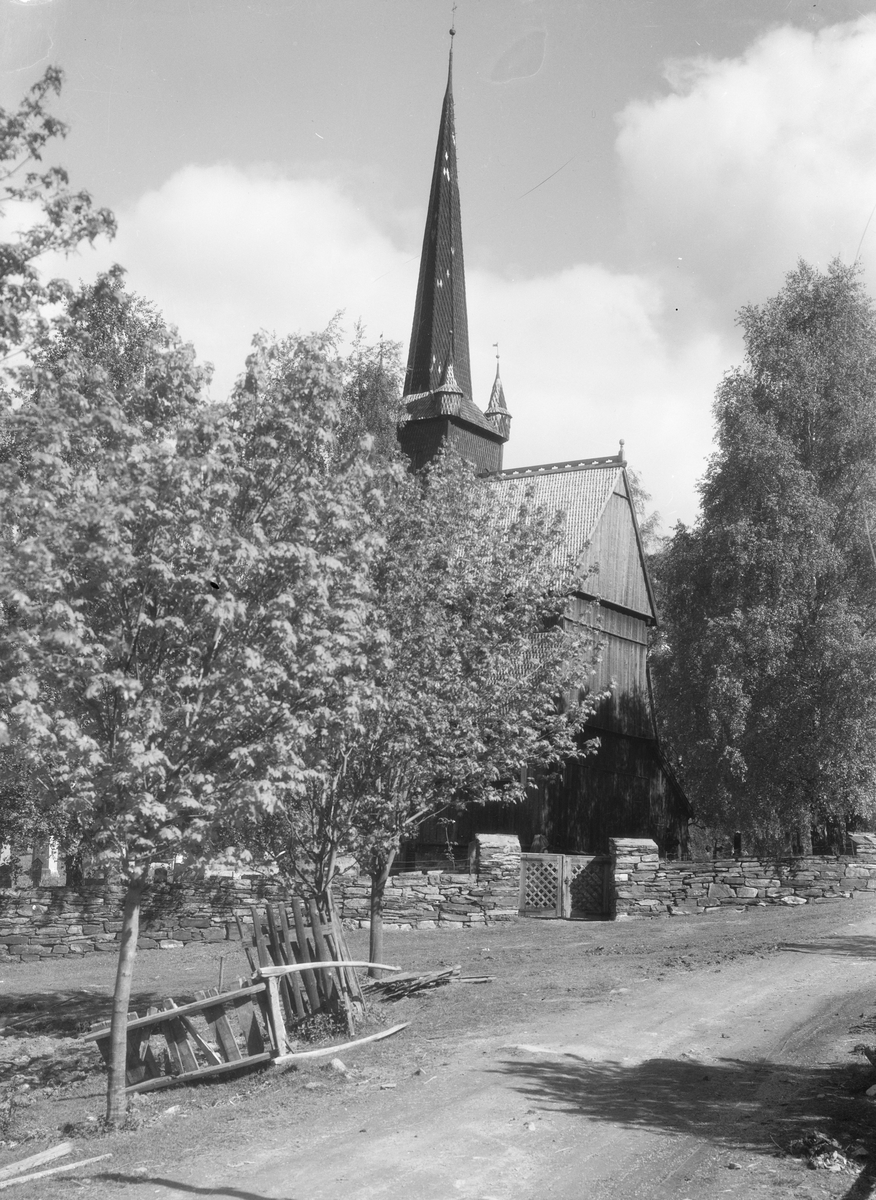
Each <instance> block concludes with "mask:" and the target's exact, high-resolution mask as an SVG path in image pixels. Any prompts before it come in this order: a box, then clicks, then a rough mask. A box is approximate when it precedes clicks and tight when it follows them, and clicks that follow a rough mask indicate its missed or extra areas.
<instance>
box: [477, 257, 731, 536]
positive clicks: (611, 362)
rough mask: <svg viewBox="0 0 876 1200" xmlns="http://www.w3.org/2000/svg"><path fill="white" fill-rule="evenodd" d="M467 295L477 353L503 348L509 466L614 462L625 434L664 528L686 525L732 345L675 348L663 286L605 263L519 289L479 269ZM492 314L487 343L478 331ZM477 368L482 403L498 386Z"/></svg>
mask: <svg viewBox="0 0 876 1200" xmlns="http://www.w3.org/2000/svg"><path fill="white" fill-rule="evenodd" d="M469 297H470V299H469V313H470V320H471V322H472V335H473V338H472V345H473V347H475V346H478V345H487V344H488V341H495V340H496V337H498V339H499V344H500V349H501V350H502V361H503V365H502V378H503V381H504V386H505V395H506V399H507V401H508V407H509V409H510V411H511V413H512V422H511V440H510V441H509V443H508V445H507V447H506V450H505V461H506V464H507V465H508V466H525V465H527V464H535V463H544V462H556V461H558V460H560V459H563V458H587V457H595V456H597V455H606V454H614V453H616V452H617V449H618V440H619V439H620V438H623V439H624V441H625V452H626V455H627V458H628V460H629V462H630V465H631V466H633V467H635V469H636V470H637V471H639V472H640V473H641V475H642V479H643V483H644V484H645V487H646V488H647V490H649V491H650V492H651V493H652V495H653V498H654V505H655V507H657V508H658V509H659V510H660V512H661V513H662V516H663V519H664V524H665V525H666V526H671V525H673V524H674V523H675V521H676V520H679V519H681V520H685V521H690V520H691V519H692V517H693V514H694V510H695V507H696V501H695V497H694V491H693V483H694V481H695V480H696V479H697V478H698V477H699V476H700V475H702V473H703V469H704V466H705V458H706V456H707V455H708V453H709V451H710V449H711V424H712V422H711V398H712V395H713V393H714V390H715V386H716V384H717V382H718V380H719V379H720V378H721V374H722V372H723V370H724V368H725V366H726V365H727V363H728V361H730V356H731V354H732V349H733V348H734V347H731V346H730V345H729V344H728V343H727V342H726V341H723V340H722V339H721V338H720V337H718V336H717V335H715V334H713V333H709V332H705V333H701V334H698V335H696V336H694V337H692V338H688V339H682V340H681V342H680V344H679V345H677V346H674V345H673V344H672V343H671V342H670V341H669V340H668V339H667V338H666V337H665V335H664V333H663V332H662V326H663V324H664V321H665V315H666V303H665V296H664V293H663V291H662V289H661V288H660V287H659V286H658V285H657V284H656V283H655V282H653V281H649V280H647V279H646V278H644V277H643V276H638V275H621V274H617V273H612V272H610V271H608V270H605V269H604V268H602V267H594V266H584V265H582V266H577V267H573V268H571V269H570V270H567V271H563V272H561V273H559V274H557V275H553V276H548V277H543V278H539V279H533V280H529V281H526V282H519V283H509V282H507V281H505V280H502V279H499V278H497V277H495V276H486V275H482V274H480V273H473V274H471V275H470V276H469ZM487 314H489V322H490V323H489V330H488V332H489V333H491V334H492V337H491V338H489V339H488V337H487V336H486V331H485V332H484V333H483V334H481V333H479V330H480V329H482V328H484V327H485V326H486V319H485V318H486V316H487ZM477 366H478V367H479V368H480V369H479V370H476V371H475V372H474V387H475V391H476V399H478V400H480V401H481V403H482V404H485V403H486V400H487V397H488V395H489V384H490V383H491V382H492V380H491V379H488V378H487V377H486V376H487V373H488V370H489V368H488V367H487V364H486V363H479V364H477ZM485 368H486V369H485ZM479 376H480V377H481V378H479Z"/></svg>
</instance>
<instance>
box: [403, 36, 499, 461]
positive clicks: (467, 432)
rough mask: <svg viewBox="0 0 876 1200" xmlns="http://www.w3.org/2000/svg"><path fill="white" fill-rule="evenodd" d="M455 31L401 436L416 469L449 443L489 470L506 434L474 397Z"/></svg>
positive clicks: (427, 221)
mask: <svg viewBox="0 0 876 1200" xmlns="http://www.w3.org/2000/svg"><path fill="white" fill-rule="evenodd" d="M454 32H455V31H454V30H453V29H451V31H450V37H451V42H450V59H449V63H448V68H447V89H446V91H445V93H444V103H443V104H442V106H441V124H440V127H439V130H438V146H437V148H436V150H435V165H434V167H433V168H432V188H431V191H430V193H429V209H428V212H427V214H426V229H425V232H424V234H423V252H422V256H421V258H420V278H419V281H418V283H417V301H416V305H415V307H414V324H413V328H412V330H411V345H410V350H409V352H408V366H407V371H406V373H405V384H404V395H405V397H406V398H407V401H408V403H407V405H406V408H407V412H408V414H409V415H408V417H407V419H406V420H405V421H402V422H401V424H400V425H399V431H398V436H399V441H400V443H401V446H402V449H403V450H404V451H405V453H406V454H407V455H408V456H409V458H410V460H411V464H412V466H413V468H414V470H417V469H419V467H421V466H423V465H424V464H425V463H427V462H429V461H430V459H432V458H434V456H435V455H436V454H437V453H438V450H439V447H440V446H441V445H442V444H444V443H449V444H450V445H452V446H454V447H455V448H456V449H457V450H458V451H459V453H460V454H462V456H463V457H464V458H467V459H468V460H469V461H471V462H473V463H474V464H475V466H476V467H477V468H478V469H479V470H481V471H483V472H485V473H492V472H495V471H499V470H501V469H502V444H503V443H504V442H506V441H507V440H508V431H507V424H506V425H504V426H503V424H502V423H501V422H498V423H497V422H496V421H495V419H493V420H488V419H487V418H486V416H485V415H484V413H483V412H482V411H481V409H479V408H478V406H477V405H476V404H475V403H474V401H473V399H472V386H471V365H470V359H469V348H468V314H467V312H466V303H465V263H464V260H463V253H462V218H461V215H460V206H459V181H458V178H457V172H456V130H455V128H454V120H453V40H452V39H453V36H454Z"/></svg>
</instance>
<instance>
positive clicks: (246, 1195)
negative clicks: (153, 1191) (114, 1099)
mask: <svg viewBox="0 0 876 1200" xmlns="http://www.w3.org/2000/svg"><path fill="white" fill-rule="evenodd" d="M92 1178H94V1179H99V1180H101V1181H109V1180H111V1181H112V1182H113V1183H122V1184H126V1185H132V1184H135V1183H139V1184H150V1185H152V1186H153V1187H154V1186H155V1185H156V1184H157V1185H159V1186H161V1187H166V1188H170V1189H172V1190H173V1191H175V1192H187V1193H189V1195H192V1196H229V1197H231V1198H232V1200H268V1197H267V1196H265V1194H264V1193H263V1192H248V1191H245V1190H244V1189H243V1188H238V1187H232V1186H231V1185H230V1184H229V1185H228V1186H226V1185H225V1184H222V1183H219V1184H216V1186H215V1187H196V1186H195V1185H194V1184H192V1183H180V1182H179V1181H178V1180H176V1179H162V1178H161V1177H160V1176H159V1175H123V1174H122V1173H121V1172H119V1171H108V1172H105V1173H104V1174H103V1175H94V1176H93V1177H92ZM289 1200H293V1198H292V1197H291V1196H290V1197H289Z"/></svg>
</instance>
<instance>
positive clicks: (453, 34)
mask: <svg viewBox="0 0 876 1200" xmlns="http://www.w3.org/2000/svg"><path fill="white" fill-rule="evenodd" d="M450 36H451V37H452V38H455V37H456V0H454V4H453V8H452V9H451V10H450ZM450 50H451V53H452V52H453V42H451V43H450Z"/></svg>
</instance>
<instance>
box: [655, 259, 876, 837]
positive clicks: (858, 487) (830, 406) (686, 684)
mask: <svg viewBox="0 0 876 1200" xmlns="http://www.w3.org/2000/svg"><path fill="white" fill-rule="evenodd" d="M740 323H741V325H742V328H743V331H744V336H745V363H744V365H743V366H742V367H740V368H738V369H736V370H733V371H731V372H730V373H729V374H728V375H727V376H726V378H725V379H724V381H723V382H722V383H721V385H720V387H719V388H718V391H717V397H716V402H715V416H716V420H717V427H718V429H717V434H718V450H717V452H716V454H715V455H714V456H713V458H712V460H711V462H710V464H709V467H708V470H707V473H706V476H705V478H704V480H703V481H702V483H701V485H700V494H701V497H702V515H701V517H700V518H699V520H698V521H697V523H696V525H694V526H693V527H692V528H687V527H685V526H683V525H679V526H678V527H677V528H676V530H675V533H674V536H673V538H672V539H671V541H670V542H669V543H668V544H667V546H666V547H665V549H664V551H663V552H662V554H660V555H659V556H658V559H657V562H656V576H657V581H658V586H659V589H660V594H661V599H662V609H663V617H664V626H665V634H664V642H663V644H662V646H661V647H659V648H658V650H657V651H656V652H655V655H654V672H655V678H656V684H657V688H658V693H659V706H658V707H659V711H660V712H661V714H662V717H663V720H664V723H665V727H666V729H665V732H666V735H667V738H668V740H669V741H670V742H671V744H672V745H673V747H674V749H675V751H676V754H677V755H678V758H679V761H680V765H681V771H682V775H683V778H684V780H685V782H686V784H687V786H688V788H689V790H690V792H691V794H692V796H693V797H694V799H695V802H696V804H697V808H698V810H699V814H700V815H701V816H702V817H703V818H704V819H705V820H706V821H707V823H709V824H711V825H713V826H716V827H718V828H719V829H723V830H727V829H733V828H736V827H739V828H744V829H748V830H750V831H752V832H753V833H755V834H757V835H759V836H760V837H761V839H762V840H765V841H767V842H772V843H773V844H775V843H776V842H777V841H778V842H781V841H782V839H783V838H784V836H785V835H786V834H787V833H788V832H789V831H792V830H795V829H796V830H800V829H804V828H807V827H809V826H812V825H813V824H819V823H825V822H831V821H834V822H848V821H851V820H854V819H856V818H857V819H861V818H865V819H866V818H867V817H871V816H872V815H873V813H874V808H876V805H874V799H876V689H874V687H873V680H874V678H876V588H874V568H873V561H872V559H871V557H870V551H869V547H868V544H867V537H866V528H865V525H866V521H867V520H869V523H870V525H871V527H872V526H873V525H874V510H876V317H874V312H873V306H872V304H871V301H870V300H869V298H868V296H867V295H866V293H865V291H864V287H863V284H862V282H861V278H860V273H859V271H858V270H857V269H856V268H855V267H848V266H844V265H842V264H841V263H839V262H834V263H832V264H831V265H830V267H829V269H828V270H827V271H826V272H824V273H822V272H819V271H817V270H815V269H814V268H812V267H810V266H808V265H807V264H805V263H802V262H801V263H800V264H799V265H798V267H797V269H796V270H795V271H794V272H792V273H791V274H790V275H788V277H787V279H786V281H785V285H784V287H783V289H782V291H781V292H780V293H779V294H778V295H777V296H775V297H774V298H773V299H771V300H769V301H767V302H766V303H765V304H762V305H758V306H749V307H747V308H744V309H743V310H742V311H741V313H740Z"/></svg>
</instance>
